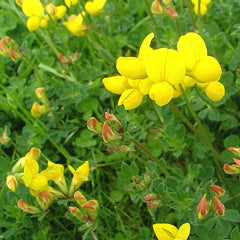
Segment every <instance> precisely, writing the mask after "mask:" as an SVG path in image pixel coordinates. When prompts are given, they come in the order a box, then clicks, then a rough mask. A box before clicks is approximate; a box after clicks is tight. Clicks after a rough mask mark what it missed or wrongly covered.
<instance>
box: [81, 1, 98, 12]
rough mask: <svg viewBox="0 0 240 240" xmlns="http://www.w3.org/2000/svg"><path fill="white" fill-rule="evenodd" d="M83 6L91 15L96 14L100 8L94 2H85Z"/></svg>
mask: <svg viewBox="0 0 240 240" xmlns="http://www.w3.org/2000/svg"><path fill="white" fill-rule="evenodd" d="M84 8H85V10H86V12H88V13H89V14H91V15H96V14H98V13H99V11H100V9H99V8H98V5H97V4H96V3H94V2H86V3H85V5H84Z"/></svg>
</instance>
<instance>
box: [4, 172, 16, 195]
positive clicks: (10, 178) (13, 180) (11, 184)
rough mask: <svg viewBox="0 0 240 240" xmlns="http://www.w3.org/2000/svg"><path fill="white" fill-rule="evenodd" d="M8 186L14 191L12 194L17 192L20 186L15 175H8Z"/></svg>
mask: <svg viewBox="0 0 240 240" xmlns="http://www.w3.org/2000/svg"><path fill="white" fill-rule="evenodd" d="M6 184H7V187H8V188H9V189H10V190H11V191H12V192H15V191H16V188H17V186H18V181H17V179H16V177H15V176H13V175H8V176H7V179H6Z"/></svg>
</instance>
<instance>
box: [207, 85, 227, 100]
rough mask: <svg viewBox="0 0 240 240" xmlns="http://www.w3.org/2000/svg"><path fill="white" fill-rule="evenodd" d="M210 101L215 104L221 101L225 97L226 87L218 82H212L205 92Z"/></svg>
mask: <svg viewBox="0 0 240 240" xmlns="http://www.w3.org/2000/svg"><path fill="white" fill-rule="evenodd" d="M203 91H204V92H205V93H206V95H207V96H208V98H209V99H211V100H212V101H214V102H217V101H220V100H221V99H222V98H223V97H224V95H225V88H224V86H223V85H222V84H221V83H220V82H217V81H214V82H210V83H208V85H207V86H206V87H205V88H204V90H203Z"/></svg>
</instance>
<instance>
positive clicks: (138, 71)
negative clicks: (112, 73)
mask: <svg viewBox="0 0 240 240" xmlns="http://www.w3.org/2000/svg"><path fill="white" fill-rule="evenodd" d="M116 68H117V70H118V72H119V73H120V74H121V75H122V76H124V77H127V78H132V79H140V78H145V77H146V71H145V68H144V66H143V60H142V59H140V58H136V57H119V58H118V59H117V63H116Z"/></svg>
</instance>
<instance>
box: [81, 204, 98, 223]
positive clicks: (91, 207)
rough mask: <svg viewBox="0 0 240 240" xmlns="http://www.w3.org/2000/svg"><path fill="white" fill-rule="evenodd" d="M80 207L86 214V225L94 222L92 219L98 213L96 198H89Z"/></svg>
mask: <svg viewBox="0 0 240 240" xmlns="http://www.w3.org/2000/svg"><path fill="white" fill-rule="evenodd" d="M82 209H83V210H84V212H85V213H86V214H87V217H88V219H87V221H85V223H86V225H87V226H88V227H90V226H92V225H93V224H94V221H95V219H96V217H97V213H98V202H97V201H96V200H89V201H87V202H85V203H84V204H83V205H82Z"/></svg>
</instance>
